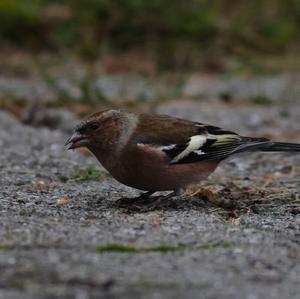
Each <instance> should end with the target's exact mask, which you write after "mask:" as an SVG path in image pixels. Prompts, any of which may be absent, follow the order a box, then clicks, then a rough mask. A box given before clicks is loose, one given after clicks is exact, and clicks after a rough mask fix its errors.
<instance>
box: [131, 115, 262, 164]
mask: <svg viewBox="0 0 300 299" xmlns="http://www.w3.org/2000/svg"><path fill="white" fill-rule="evenodd" d="M132 142H134V143H135V144H137V145H138V146H141V148H142V147H143V148H144V146H145V145H147V146H148V147H151V148H155V149H156V150H158V151H159V152H160V153H161V154H162V155H165V156H166V157H167V159H168V161H169V163H170V164H180V163H194V162H199V161H207V160H217V161H220V160H223V159H226V158H227V157H229V156H230V155H232V154H235V153H239V152H242V151H245V150H252V149H257V148H259V146H261V145H263V144H265V143H266V142H267V139H262V138H249V137H242V136H240V135H238V134H236V133H234V132H231V131H228V130H224V129H222V128H219V127H215V126H211V125H207V124H202V123H198V122H190V121H186V120H182V119H177V118H173V117H168V116H155V118H154V119H153V116H151V117H150V116H147V115H145V116H144V119H142V120H141V121H140V123H139V126H138V127H137V130H136V132H135V134H134V136H133V139H132Z"/></svg>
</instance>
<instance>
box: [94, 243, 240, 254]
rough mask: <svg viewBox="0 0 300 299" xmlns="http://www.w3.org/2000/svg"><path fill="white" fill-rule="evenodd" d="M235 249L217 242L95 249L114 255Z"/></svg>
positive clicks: (111, 246) (231, 245)
mask: <svg viewBox="0 0 300 299" xmlns="http://www.w3.org/2000/svg"><path fill="white" fill-rule="evenodd" d="M232 247H236V244H234V243H231V242H218V243H203V244H201V245H199V246H196V247H191V248H188V247H184V246H173V245H160V246H154V247H135V246H130V245H124V244H107V245H99V246H97V247H96V251H97V252H98V253H105V252H116V253H149V252H161V253H167V252H183V251H192V250H210V249H216V248H232Z"/></svg>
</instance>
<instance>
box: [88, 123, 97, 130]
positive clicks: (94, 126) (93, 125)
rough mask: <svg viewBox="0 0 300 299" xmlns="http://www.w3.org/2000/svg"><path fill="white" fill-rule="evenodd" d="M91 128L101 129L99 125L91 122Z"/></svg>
mask: <svg viewBox="0 0 300 299" xmlns="http://www.w3.org/2000/svg"><path fill="white" fill-rule="evenodd" d="M90 129H91V130H97V129H99V125H97V124H91V125H90Z"/></svg>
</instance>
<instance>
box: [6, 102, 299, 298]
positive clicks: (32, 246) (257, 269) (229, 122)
mask: <svg viewBox="0 0 300 299" xmlns="http://www.w3.org/2000/svg"><path fill="white" fill-rule="evenodd" d="M214 105H217V104H214ZM216 108H218V111H219V112H218V113H217V114H216V112H215V111H216ZM157 111H158V112H161V113H162V112H163V113H171V114H175V115H182V116H184V117H188V118H190V119H197V120H202V121H203V120H204V121H209V122H211V123H214V124H218V125H225V126H226V127H227V128H229V129H235V130H238V131H239V132H241V133H244V134H246V133H247V134H252V135H256V136H261V135H266V136H273V137H274V138H276V139H293V141H298V142H300V132H299V115H300V110H299V105H298V106H297V105H294V106H291V105H289V106H288V107H283V106H275V107H272V108H270V107H267V108H265V107H261V106H248V107H247V106H238V107H236V108H235V109H233V108H232V107H231V106H226V105H225V104H224V105H222V106H221V107H220V106H218V107H215V106H212V105H209V106H208V105H204V104H203V105H202V106H200V104H196V103H195V102H180V103H178V102H174V103H168V104H165V105H163V106H160V107H158V108H157ZM0 127H1V130H0V148H1V155H0V170H1V177H0V184H1V190H0V213H1V214H0V217H1V226H0V269H1V272H0V273H1V274H0V298H5V299H15V298H25V299H27V298H78V299H79V298H80V299H81V298H82V299H85V298H118V297H123V298H147V299H148V298H182V297H185V298H249V299H254V298H299V293H300V286H299V281H300V200H299V187H300V168H299V166H300V155H299V154H298V155H297V154H290V153H283V154H276V155H275V154H261V153H257V154H251V155H248V157H238V158H236V159H234V160H231V161H228V162H226V163H224V164H223V165H222V166H221V167H220V168H219V169H218V170H217V171H216V173H215V174H214V175H213V176H212V177H211V179H209V180H207V181H206V182H203V183H202V185H201V188H202V189H199V190H200V191H199V194H198V195H195V196H194V197H190V196H188V195H184V196H182V197H180V198H174V199H172V200H170V202H169V203H168V204H167V205H166V206H164V207H162V208H161V209H158V210H155V211H151V212H146V213H140V212H135V211H133V210H125V209H122V208H120V207H118V206H117V205H116V204H115V201H116V199H118V198H119V197H121V196H134V195H137V194H138V191H136V190H132V189H130V188H127V187H126V186H123V185H121V184H119V183H117V182H115V181H114V180H113V179H112V178H110V177H109V176H108V175H106V174H105V172H104V170H102V171H103V176H102V178H101V179H100V180H87V181H79V180H75V179H74V173H75V172H76V169H78V168H87V167H95V160H94V159H93V158H92V157H91V156H89V155H84V154H83V153H80V152H67V151H66V150H65V149H64V147H63V143H64V140H65V139H66V138H67V135H66V133H63V132H65V131H64V130H55V131H51V130H49V129H47V128H34V127H30V126H24V125H23V124H20V123H19V122H18V121H17V120H15V119H13V118H12V117H10V116H9V115H8V114H6V113H4V112H1V111H0ZM99 169H100V168H99ZM66 177H67V178H73V179H69V180H68V179H62V178H66ZM199 188H200V187H199ZM195 190H198V189H197V188H196V187H195V188H194V189H193V190H190V194H191V193H193V192H194V193H195ZM108 244H115V247H111V248H106V247H105V246H106V245H108ZM121 244H123V245H128V246H131V247H126V248H123V249H122V248H121V249H120V248H119V250H123V252H114V251H113V248H115V249H116V248H118V247H117V246H116V245H121ZM162 246H165V247H162ZM125 249H126V250H125ZM130 250H131V251H134V252H129V251H130Z"/></svg>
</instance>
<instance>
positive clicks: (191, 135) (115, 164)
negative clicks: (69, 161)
mask: <svg viewBox="0 0 300 299" xmlns="http://www.w3.org/2000/svg"><path fill="white" fill-rule="evenodd" d="M66 145H70V146H69V148H68V149H75V148H79V147H87V148H88V149H89V150H90V151H91V152H92V153H93V154H94V155H95V157H96V158H97V159H98V160H99V161H100V163H101V164H102V165H103V166H104V167H105V168H106V169H107V170H108V171H109V172H110V174H111V175H112V176H113V177H114V178H115V179H117V180H118V181H119V182H121V183H123V184H125V185H127V186H130V187H133V188H136V189H140V190H144V191H147V192H146V193H143V194H142V195H141V196H139V197H138V198H137V199H147V198H149V196H150V195H152V194H153V193H155V192H156V191H172V192H171V193H170V194H169V195H167V196H165V197H163V198H170V197H172V196H174V195H178V194H180V193H182V191H183V190H184V189H185V188H186V187H187V186H188V185H190V184H192V183H197V182H199V181H200V180H203V179H205V178H206V177H208V176H209V175H210V174H211V173H212V172H213V171H214V170H215V169H216V167H217V166H218V164H219V163H220V162H221V161H222V160H224V159H226V158H228V157H230V156H232V155H235V154H238V153H241V152H245V151H264V152H270V151H275V152H276V151H296V152H299V151H300V144H295V143H283V142H273V141H270V140H268V139H265V138H252V137H243V136H240V135H238V134H236V133H234V132H231V131H228V130H224V129H222V128H219V127H215V126H211V125H207V124H203V123H200V122H192V121H188V120H184V119H180V118H175V117H171V116H166V115H154V114H136V113H130V112H125V111H120V110H105V111H101V112H96V113H94V114H92V115H91V116H89V117H88V118H87V119H86V120H84V121H82V122H81V123H80V124H79V125H78V126H77V127H76V128H75V130H74V134H73V135H72V136H71V137H70V138H69V139H68V141H67V142H66ZM160 198H161V197H160Z"/></svg>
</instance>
